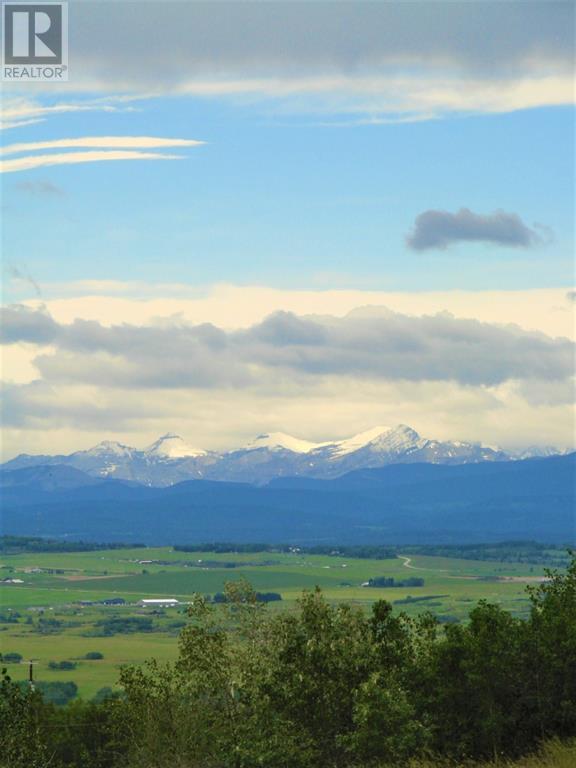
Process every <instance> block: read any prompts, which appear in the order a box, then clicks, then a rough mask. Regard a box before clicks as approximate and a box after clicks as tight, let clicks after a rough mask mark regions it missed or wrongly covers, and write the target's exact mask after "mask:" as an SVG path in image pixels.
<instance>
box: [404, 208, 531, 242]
mask: <svg viewBox="0 0 576 768" xmlns="http://www.w3.org/2000/svg"><path fill="white" fill-rule="evenodd" d="M460 242H483V243H493V244H496V245H502V246H504V247H507V248H533V247H534V246H537V245H541V244H542V243H543V238H542V237H541V236H540V235H539V234H538V233H537V232H535V231H534V230H533V229H530V227H528V226H526V224H525V223H524V222H523V221H522V219H521V218H520V216H518V214H517V213H507V212H506V211H494V213H490V214H486V215H483V214H479V213H474V212H473V211H471V210H470V209H469V208H460V210H459V211H457V212H456V213H450V212H449V211H436V210H429V211H424V212H423V213H421V214H419V215H418V216H417V217H416V221H415V222H414V229H413V230H412V232H411V233H410V234H409V235H408V236H407V237H406V244H407V245H408V247H409V248H412V249H413V250H415V251H426V250H431V249H435V248H436V249H440V250H445V249H446V248H448V247H449V246H450V245H453V244H455V243H460Z"/></svg>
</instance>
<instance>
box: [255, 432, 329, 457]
mask: <svg viewBox="0 0 576 768" xmlns="http://www.w3.org/2000/svg"><path fill="white" fill-rule="evenodd" d="M321 445H323V443H310V442H309V441H308V440H300V439H299V438H298V437H292V435H287V434H286V433H285V432H270V433H269V434H264V435H258V437H256V438H254V440H252V441H251V442H249V443H248V444H247V445H246V446H245V448H244V450H245V451H257V450H259V449H260V448H266V449H267V450H269V451H282V450H285V451H292V452H293V453H310V451H313V450H314V449H315V448H319V447H320V446H321Z"/></svg>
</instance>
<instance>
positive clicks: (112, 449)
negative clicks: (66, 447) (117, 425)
mask: <svg viewBox="0 0 576 768" xmlns="http://www.w3.org/2000/svg"><path fill="white" fill-rule="evenodd" d="M134 451H135V449H134V448H131V447H130V446H129V445H124V444H123V443H118V442H116V440H103V441H102V442H101V443H98V445H95V446H94V447H93V448H89V449H88V450H87V451H76V453H75V454H74V453H73V454H72V455H73V456H78V455H80V454H81V455H82V456H110V455H111V456H132V454H133V453H134Z"/></svg>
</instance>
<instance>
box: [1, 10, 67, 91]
mask: <svg viewBox="0 0 576 768" xmlns="http://www.w3.org/2000/svg"><path fill="white" fill-rule="evenodd" d="M2 20H3V27H2V52H3V61H2V80H17V81H18V82H22V81H24V82H26V81H39V80H40V81H46V80H48V81H54V80H56V81H64V80H68V4H67V3H4V4H3V5H2Z"/></svg>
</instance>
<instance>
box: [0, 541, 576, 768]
mask: <svg viewBox="0 0 576 768" xmlns="http://www.w3.org/2000/svg"><path fill="white" fill-rule="evenodd" d="M549 576H550V578H549V580H548V581H546V582H543V583H542V584H539V585H538V586H534V587H529V588H528V591H529V596H530V600H531V611H530V615H529V617H528V619H526V620H523V619H520V618H516V617H514V616H512V615H510V614H509V613H507V612H506V611H504V610H502V609H501V608H500V607H499V606H498V605H496V604H491V603H488V602H480V603H479V604H478V605H477V606H476V607H475V608H474V609H473V610H472V612H471V614H470V620H469V622H468V623H466V624H448V625H444V626H440V625H439V624H438V623H437V622H436V621H435V619H434V618H433V617H432V616H431V615H430V614H422V615H420V616H419V617H417V618H409V617H408V616H406V615H404V614H402V613H395V612H393V610H392V607H391V606H390V605H389V604H388V603H386V602H385V601H378V602H376V603H375V604H374V605H373V608H372V611H371V612H370V613H365V612H363V611H361V610H360V609H357V608H355V607H352V606H349V605H344V604H338V605H332V604H330V603H329V602H328V601H326V600H325V599H324V598H323V596H322V594H321V592H320V591H318V590H316V591H312V592H307V593H304V594H303V596H302V598H301V599H300V601H299V604H298V607H297V609H296V610H294V611H278V612H271V611H270V610H269V609H267V608H266V605H265V604H264V603H262V602H260V601H258V600H257V595H256V593H255V591H254V590H253V589H252V587H251V586H250V585H249V584H247V583H246V582H232V583H229V584H228V586H227V593H226V598H227V599H226V600H225V601H223V602H222V603H219V604H216V605H215V604H213V603H208V602H207V601H206V600H205V599H203V598H202V597H200V596H198V597H197V598H196V599H195V600H194V603H193V605H191V606H190V608H189V611H188V613H189V618H188V622H187V625H186V626H185V627H184V628H183V630H182V632H181V634H180V638H179V657H178V659H177V661H176V662H175V663H173V664H159V663H157V662H155V661H153V660H152V661H150V662H148V663H147V664H146V665H145V666H143V667H127V668H124V669H123V670H122V672H121V675H120V692H119V693H118V694H116V695H111V696H110V697H109V698H107V699H105V700H103V701H100V702H98V703H96V702H82V701H77V702H73V703H71V704H69V705H67V706H61V707H58V706H54V705H52V704H47V703H45V702H44V701H43V700H42V696H41V694H40V693H39V692H38V691H33V690H30V688H28V687H22V686H20V685H17V684H15V683H13V682H12V681H11V680H10V678H9V677H8V675H7V674H6V672H5V671H4V672H3V682H2V684H1V689H0V765H2V768H47V767H48V766H50V768H64V767H68V768H168V767H169V766H170V768H172V767H176V768H256V767H257V766H266V768H360V767H363V768H369V767H376V766H378V767H383V766H400V765H402V766H408V765H422V766H424V765H438V766H440V765H448V764H450V765H465V764H468V762H473V761H485V762H490V764H494V763H498V764H502V763H503V762H504V761H506V760H508V759H510V760H512V759H517V758H519V757H521V756H523V755H526V754H528V753H533V752H536V751H537V750H538V749H540V748H543V749H545V750H547V751H546V752H545V754H544V756H543V757H541V758H537V757H533V758H529V759H528V758H527V759H526V760H528V762H521V763H519V766H520V765H521V766H525V765H526V766H528V765H530V766H532V765H534V766H537V765H542V766H550V768H552V766H562V765H566V766H568V765H569V764H571V763H572V762H573V759H574V746H573V742H571V741H570V740H571V739H574V737H576V559H575V558H574V557H573V556H572V559H571V564H570V565H569V567H568V568H567V570H566V571H563V572H549ZM546 744H547V745H548V746H545V745H546ZM563 761H564V762H563Z"/></svg>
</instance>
